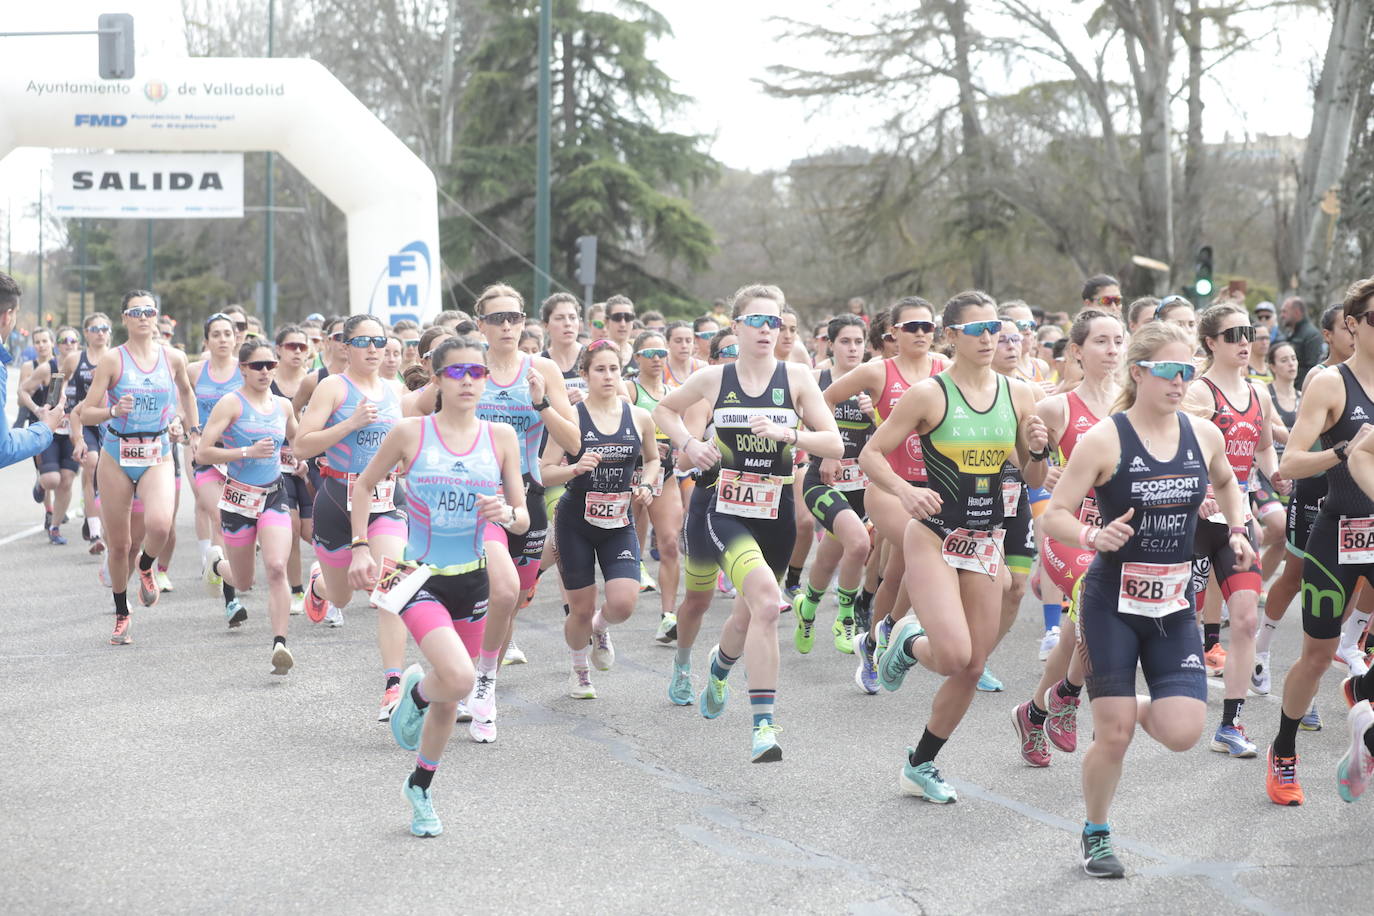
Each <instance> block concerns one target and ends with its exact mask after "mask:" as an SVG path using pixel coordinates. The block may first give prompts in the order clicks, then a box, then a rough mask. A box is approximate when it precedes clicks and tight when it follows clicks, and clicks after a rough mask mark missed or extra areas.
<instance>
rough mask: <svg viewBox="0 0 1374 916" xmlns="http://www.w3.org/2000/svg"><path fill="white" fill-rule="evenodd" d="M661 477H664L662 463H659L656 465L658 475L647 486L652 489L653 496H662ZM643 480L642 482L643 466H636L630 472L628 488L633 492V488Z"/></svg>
mask: <svg viewBox="0 0 1374 916" xmlns="http://www.w3.org/2000/svg"><path fill="white" fill-rule="evenodd" d="M663 477H664V465H661V464H660V465H659V466H658V477H657V479H655V480H654V482H653V483H651V484H650V485H649V488H650V489H651V490H652V491H653V494H654V496H656V497H657V496H662V495H663ZM643 482H644V468H643V467H637V468H635V469H634V472H633V473H632V474H630V490H631V491H632V492H633V491H634V488H635V487H637V486H639V485H640V484H641V483H643Z"/></svg>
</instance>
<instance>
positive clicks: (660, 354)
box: [635, 347, 668, 359]
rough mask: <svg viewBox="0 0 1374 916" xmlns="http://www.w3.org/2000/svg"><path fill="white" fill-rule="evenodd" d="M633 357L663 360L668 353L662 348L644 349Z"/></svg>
mask: <svg viewBox="0 0 1374 916" xmlns="http://www.w3.org/2000/svg"><path fill="white" fill-rule="evenodd" d="M635 355H636V356H642V357H644V358H645V359H663V358H664V357H665V356H667V355H668V351H667V350H666V349H664V348H663V347H645V348H644V349H643V350H640V351H639V352H638V353H636V354H635Z"/></svg>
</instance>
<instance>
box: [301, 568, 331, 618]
mask: <svg viewBox="0 0 1374 916" xmlns="http://www.w3.org/2000/svg"><path fill="white" fill-rule="evenodd" d="M320 575H321V574H320V561H319V560H316V561H315V562H314V563H311V564H310V576H309V577H308V578H307V579H306V580H305V616H307V617H309V618H310V622H311V623H319V622H320V621H321V620H324V618H325V615H326V614H328V613H329V602H328V601H327V600H325V599H324V598H321V597H319V596H318V595H317V594H316V593H315V580H316V579H318V578H320Z"/></svg>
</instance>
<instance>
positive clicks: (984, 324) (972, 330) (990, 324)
mask: <svg viewBox="0 0 1374 916" xmlns="http://www.w3.org/2000/svg"><path fill="white" fill-rule="evenodd" d="M950 329H951V330H955V331H962V332H964V333H965V334H967V335H968V336H969V337H982V336H983V335H984V334H996V333H997V332H998V331H1001V330H1002V321H1001V319H998V320H996V321H966V322H964V323H963V324H952V325H950Z"/></svg>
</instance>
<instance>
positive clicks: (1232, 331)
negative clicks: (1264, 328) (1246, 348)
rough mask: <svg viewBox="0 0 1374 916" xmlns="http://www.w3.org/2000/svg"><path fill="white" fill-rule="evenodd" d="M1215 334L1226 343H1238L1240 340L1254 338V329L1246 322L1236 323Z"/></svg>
mask: <svg viewBox="0 0 1374 916" xmlns="http://www.w3.org/2000/svg"><path fill="white" fill-rule="evenodd" d="M1217 336H1218V337H1220V338H1221V339H1222V340H1224V341H1226V342H1227V343H1240V342H1241V341H1242V340H1254V339H1255V329H1254V327H1253V326H1251V325H1248V324H1238V325H1236V326H1235V327H1233V328H1227V329H1226V330H1224V331H1222V332H1221V333H1220V334H1218V335H1217Z"/></svg>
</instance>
